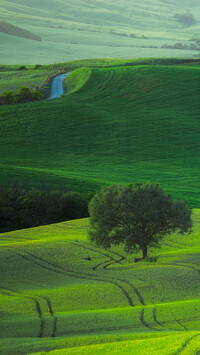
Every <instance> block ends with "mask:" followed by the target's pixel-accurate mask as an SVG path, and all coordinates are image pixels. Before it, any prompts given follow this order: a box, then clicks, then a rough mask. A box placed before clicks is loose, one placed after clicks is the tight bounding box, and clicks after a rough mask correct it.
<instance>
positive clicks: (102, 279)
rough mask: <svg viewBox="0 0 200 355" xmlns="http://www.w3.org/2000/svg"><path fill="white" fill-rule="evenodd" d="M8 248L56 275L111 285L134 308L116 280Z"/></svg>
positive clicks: (122, 287)
mask: <svg viewBox="0 0 200 355" xmlns="http://www.w3.org/2000/svg"><path fill="white" fill-rule="evenodd" d="M9 248H10V249H12V251H13V252H14V253H16V254H17V255H18V256H20V257H22V258H24V259H25V260H27V261H29V262H32V263H34V264H36V265H37V266H40V267H42V268H45V269H47V270H48V271H53V272H56V273H58V274H63V275H67V276H73V277H77V278H80V279H84V280H87V279H88V278H89V279H92V280H96V281H100V282H105V283H110V284H113V285H115V286H117V287H118V288H119V289H120V290H121V291H122V293H123V294H124V296H125V297H126V299H127V301H128V303H129V305H130V306H131V307H134V304H133V301H132V298H131V296H130V295H129V293H128V292H127V291H126V290H125V288H124V285H123V286H122V285H120V284H119V283H118V282H117V281H118V279H108V278H105V277H102V276H94V275H92V274H88V273H83V272H77V271H72V270H69V269H66V268H63V267H62V266H57V265H55V264H53V263H50V262H49V261H46V260H44V259H42V258H39V257H37V256H36V255H34V254H31V253H29V252H27V251H24V250H23V254H22V253H19V251H16V250H15V248H13V247H9ZM24 254H25V255H24ZM44 264H46V265H44ZM119 281H121V280H119ZM121 282H123V283H124V284H125V285H127V284H128V283H126V282H124V281H121Z"/></svg>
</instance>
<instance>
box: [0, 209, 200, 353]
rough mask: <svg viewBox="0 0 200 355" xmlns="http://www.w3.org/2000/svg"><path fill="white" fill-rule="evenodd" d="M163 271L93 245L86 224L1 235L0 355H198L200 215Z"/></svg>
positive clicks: (168, 254) (162, 261) (163, 259)
mask: <svg viewBox="0 0 200 355" xmlns="http://www.w3.org/2000/svg"><path fill="white" fill-rule="evenodd" d="M193 223H194V227H193V233H192V234H190V235H185V236H182V235H180V234H174V235H169V236H167V238H166V239H165V240H163V242H162V244H161V247H160V249H152V250H151V251H150V255H156V256H158V260H157V262H156V263H148V262H140V263H134V256H135V255H132V254H126V253H125V252H124V251H123V248H122V247H119V246H118V247H113V248H111V249H110V250H105V249H102V248H100V247H97V246H95V245H94V244H91V243H90V242H89V240H88V237H87V230H88V219H82V220H74V221H68V222H63V223H59V224H52V225H49V226H42V227H37V228H30V229H26V230H21V231H14V232H9V233H2V234H1V236H0V254H1V255H0V267H1V281H0V314H1V321H0V352H1V354H2V355H7V354H46V353H50V354H94V353H95V354H101V353H102V352H104V353H105V354H130V353H133V352H134V354H150V353H152V354H161V355H162V354H163V355H164V354H179V353H181V354H187V355H190V354H198V351H199V350H200V345H199V344H200V343H199V337H200V301H199V291H200V289H199V284H200V282H199V281H200V262H199V260H200V259H199V255H200V243H199V233H200V210H194V211H193Z"/></svg>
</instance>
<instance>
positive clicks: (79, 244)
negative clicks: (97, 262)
mask: <svg viewBox="0 0 200 355" xmlns="http://www.w3.org/2000/svg"><path fill="white" fill-rule="evenodd" d="M68 243H69V244H72V245H75V246H77V245H78V246H79V247H80V248H83V249H87V250H90V251H94V252H96V253H99V254H101V255H103V256H106V257H107V258H109V259H110V260H113V261H115V262H116V263H119V262H120V261H121V259H120V260H117V259H116V258H114V257H113V256H111V255H109V254H107V253H104V252H103V251H100V250H98V251H97V250H94V248H93V250H92V249H91V248H90V247H89V246H86V245H85V244H83V243H79V242H77V243H74V242H68ZM95 249H98V248H95ZM116 255H117V254H116ZM117 256H119V255H117ZM121 257H123V256H121Z"/></svg>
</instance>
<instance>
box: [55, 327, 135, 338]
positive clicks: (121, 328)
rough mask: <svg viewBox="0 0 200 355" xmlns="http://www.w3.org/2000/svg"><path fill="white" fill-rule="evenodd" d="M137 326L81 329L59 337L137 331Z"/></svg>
mask: <svg viewBox="0 0 200 355" xmlns="http://www.w3.org/2000/svg"><path fill="white" fill-rule="evenodd" d="M137 327H138V325H133V326H125V325H121V326H119V327H117V326H116V327H109V328H93V329H89V330H88V329H82V330H73V331H72V332H63V333H61V335H65V336H66V335H68V336H69V335H71V336H72V335H73V336H74V334H76V335H79V334H80V335H83V334H95V333H97V334H99V333H100V332H102V333H104V332H110V331H121V330H128V331H130V330H135V329H137Z"/></svg>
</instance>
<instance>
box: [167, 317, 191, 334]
mask: <svg viewBox="0 0 200 355" xmlns="http://www.w3.org/2000/svg"><path fill="white" fill-rule="evenodd" d="M171 316H172V318H173V319H174V320H175V322H176V323H177V324H179V325H180V326H181V328H183V329H184V330H186V331H188V329H187V328H186V327H185V326H184V325H183V324H182V323H181V322H180V320H178V319H176V318H175V317H174V316H173V314H172V313H171ZM177 330H180V329H177Z"/></svg>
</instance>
